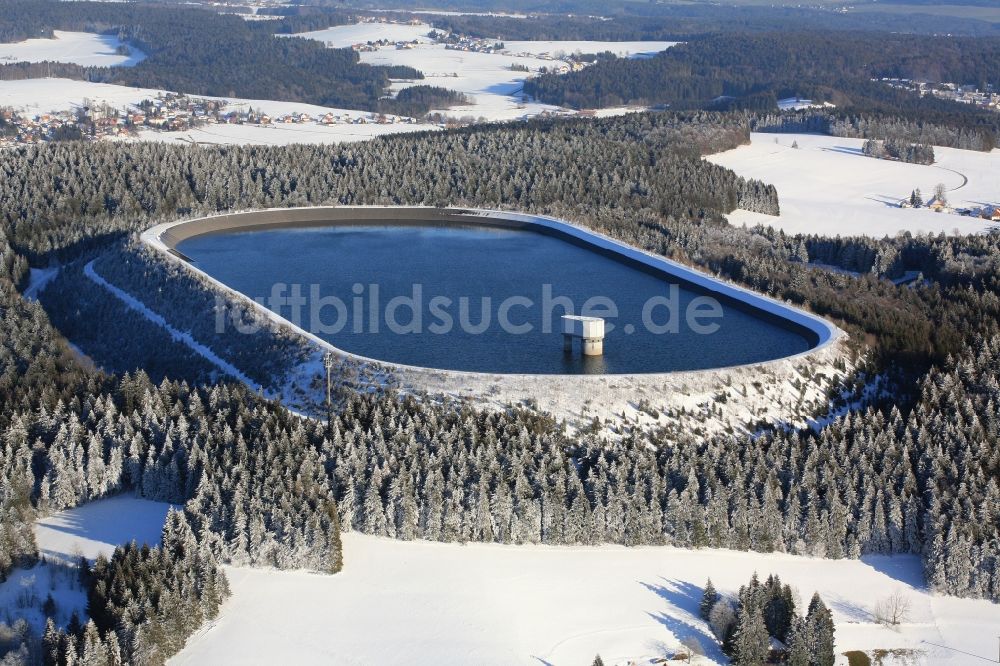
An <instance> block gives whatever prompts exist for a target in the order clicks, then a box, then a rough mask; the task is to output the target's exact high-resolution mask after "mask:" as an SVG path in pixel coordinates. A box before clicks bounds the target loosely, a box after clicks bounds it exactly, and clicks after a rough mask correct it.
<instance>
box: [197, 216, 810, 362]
mask: <svg viewBox="0 0 1000 666" xmlns="http://www.w3.org/2000/svg"><path fill="white" fill-rule="evenodd" d="M177 249H178V250H179V251H180V252H181V253H183V254H184V255H186V256H187V257H189V258H191V259H192V261H193V263H194V265H195V266H197V267H198V268H200V269H202V270H204V271H205V272H206V273H208V274H209V275H211V276H213V277H215V278H217V279H219V280H221V281H222V282H224V283H225V284H227V285H229V286H230V287H232V288H234V289H236V290H238V291H240V292H242V293H244V294H246V295H247V296H250V297H252V298H255V299H258V300H261V301H262V302H264V303H265V304H267V305H268V306H269V307H270V308H271V309H272V310H274V311H276V312H278V313H279V314H281V315H282V316H284V317H286V318H287V319H289V320H292V321H293V322H294V323H296V324H298V325H299V326H301V327H302V328H305V329H306V330H310V331H312V332H313V333H315V334H317V335H319V336H320V337H321V338H323V339H325V340H328V341H329V342H330V343H332V344H333V345H335V346H336V347H338V348H340V349H343V350H346V351H349V352H352V353H355V354H360V355H362V356H367V357H370V358H375V359H379V360H383V361H389V362H394V363H404V364H408V365H418V366H426V367H433V368H444V369H450V370H467V371H476V372H491V373H538V374H560V373H562V374H575V373H648V372H670V371H676V370H695V369H704V368H713V367H722V366H728V365H737V364H743V363H752V362H758V361H765V360H770V359H775V358H780V357H783V356H789V355H792V354H796V353H798V352H802V351H805V350H807V349H808V348H809V346H810V345H809V342H808V341H807V339H806V338H805V337H804V335H802V334H800V333H799V332H798V331H796V330H793V329H792V328H791V327H786V326H785V325H784V324H783V323H782V322H780V321H773V320H767V319H764V318H761V317H759V316H757V315H756V314H755V313H754V312H753V311H745V310H742V309H737V308H735V307H733V306H732V305H730V304H727V303H725V302H722V303H717V305H715V306H713V305H712V304H711V303H706V302H704V296H702V295H701V294H699V293H697V292H694V291H691V290H688V289H685V288H684V287H682V286H680V287H679V286H678V285H676V284H672V281H671V280H670V279H669V278H667V277H663V276H657V275H651V274H649V273H647V272H644V271H642V270H639V269H637V268H634V267H632V266H629V265H626V264H625V263H623V262H620V261H617V260H615V259H612V258H610V257H607V256H602V255H600V254H597V253H595V252H594V251H592V250H591V249H588V248H586V247H580V246H577V245H574V244H571V243H569V242H566V241H563V240H560V239H558V238H554V237H550V236H545V235H541V234H538V233H535V232H531V231H517V230H506V229H504V230H499V229H490V228H483V227H474V228H464V227H440V226H417V227H414V226H389V225H387V226H342V227H307V228H294V229H289V228H283V229H272V230H260V231H243V232H232V233H222V234H214V235H205V236H197V237H194V238H191V239H188V240H186V241H184V242H182V243H181V244H180V245H179V246H178V248H177ZM289 296H291V297H292V298H291V299H290V300H289V299H288V297H289ZM275 297H278V298H277V299H276V298H275ZM595 297H599V298H596V299H595ZM281 298H285V299H286V300H284V301H282V300H280V299H281ZM696 299H701V300H696ZM692 305H693V306H695V309H694V310H693V311H692V310H689V308H691V307H692ZM567 306H569V307H571V308H572V309H573V312H572V314H589V315H592V316H602V317H604V318H605V321H606V323H607V327H608V329H609V330H608V331H607V333H606V337H605V342H604V355H603V356H601V357H586V358H584V357H582V355H581V354H580V350H579V348H578V347H576V348H575V349H574V351H573V352H571V353H566V352H565V351H564V349H563V336H562V324H561V321H560V317H561V315H562V314H564V313H565V311H566V308H567ZM585 307H586V309H587V311H583V310H584V308H585ZM715 308H718V309H715ZM615 310H616V312H615ZM691 312H693V313H694V314H695V315H696V316H695V317H694V318H693V319H692V318H691V317H690V316H689V314H690V313H691ZM699 313H700V316H698V315H699ZM719 315H721V316H719ZM671 322H674V323H675V324H676V325H673V326H672V325H670V324H671Z"/></svg>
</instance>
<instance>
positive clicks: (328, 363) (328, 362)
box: [323, 352, 333, 432]
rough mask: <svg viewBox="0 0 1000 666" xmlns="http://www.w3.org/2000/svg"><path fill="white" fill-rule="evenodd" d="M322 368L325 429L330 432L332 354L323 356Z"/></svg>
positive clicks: (328, 353)
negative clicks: (324, 382) (324, 383)
mask: <svg viewBox="0 0 1000 666" xmlns="http://www.w3.org/2000/svg"><path fill="white" fill-rule="evenodd" d="M323 367H325V368H326V429H327V432H329V431H330V422H331V420H332V418H333V400H332V396H331V394H330V386H331V383H332V381H333V379H332V376H333V353H332V352H326V353H325V354H323Z"/></svg>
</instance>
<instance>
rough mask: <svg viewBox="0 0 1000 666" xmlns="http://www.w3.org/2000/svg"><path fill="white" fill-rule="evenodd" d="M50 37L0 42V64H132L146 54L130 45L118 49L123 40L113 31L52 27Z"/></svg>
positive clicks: (94, 65)
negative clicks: (122, 51)
mask: <svg viewBox="0 0 1000 666" xmlns="http://www.w3.org/2000/svg"><path fill="white" fill-rule="evenodd" d="M53 34H54V35H55V37H54V38H53V39H27V40H25V41H23V42H15V43H13V44H0V64H2V63H4V62H8V63H11V62H46V61H50V62H66V63H71V64H75V65H83V66H86V67H131V66H133V65H135V64H136V63H139V62H142V61H143V60H145V59H146V54H145V53H143V52H142V51H140V50H139V49H137V48H135V47H133V46H129V47H128V50H129V53H128V55H122V54H120V53H118V48H119V47H120V46H122V42H120V41H119V40H118V38H117V37H115V36H114V35H98V34H96V33H93V32H65V31H62V30H54V31H53Z"/></svg>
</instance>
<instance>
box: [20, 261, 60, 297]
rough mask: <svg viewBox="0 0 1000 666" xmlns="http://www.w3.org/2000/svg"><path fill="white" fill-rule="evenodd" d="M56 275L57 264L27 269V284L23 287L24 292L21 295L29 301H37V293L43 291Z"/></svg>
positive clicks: (57, 270) (57, 272) (57, 271)
mask: <svg viewBox="0 0 1000 666" xmlns="http://www.w3.org/2000/svg"><path fill="white" fill-rule="evenodd" d="M57 275H59V267H58V266H52V267H49V268H32V269H29V273H28V286H27V287H25V289H24V294H22V295H23V296H24V297H25V298H27V299H28V300H30V301H37V300H38V295H39V294H41V293H42V292H43V291H45V288H46V287H47V286H49V282H51V281H52V280H53V279H55V277H56V276H57Z"/></svg>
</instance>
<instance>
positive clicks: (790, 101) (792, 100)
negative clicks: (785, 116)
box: [778, 97, 833, 111]
mask: <svg viewBox="0 0 1000 666" xmlns="http://www.w3.org/2000/svg"><path fill="white" fill-rule="evenodd" d="M824 106H833V104H830V103H829V102H823V103H822V104H813V101H812V100H811V99H801V98H799V97H787V98H785V99H779V100H778V108H779V109H781V110H782V111H799V110H801V109H818V108H822V107H824Z"/></svg>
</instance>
